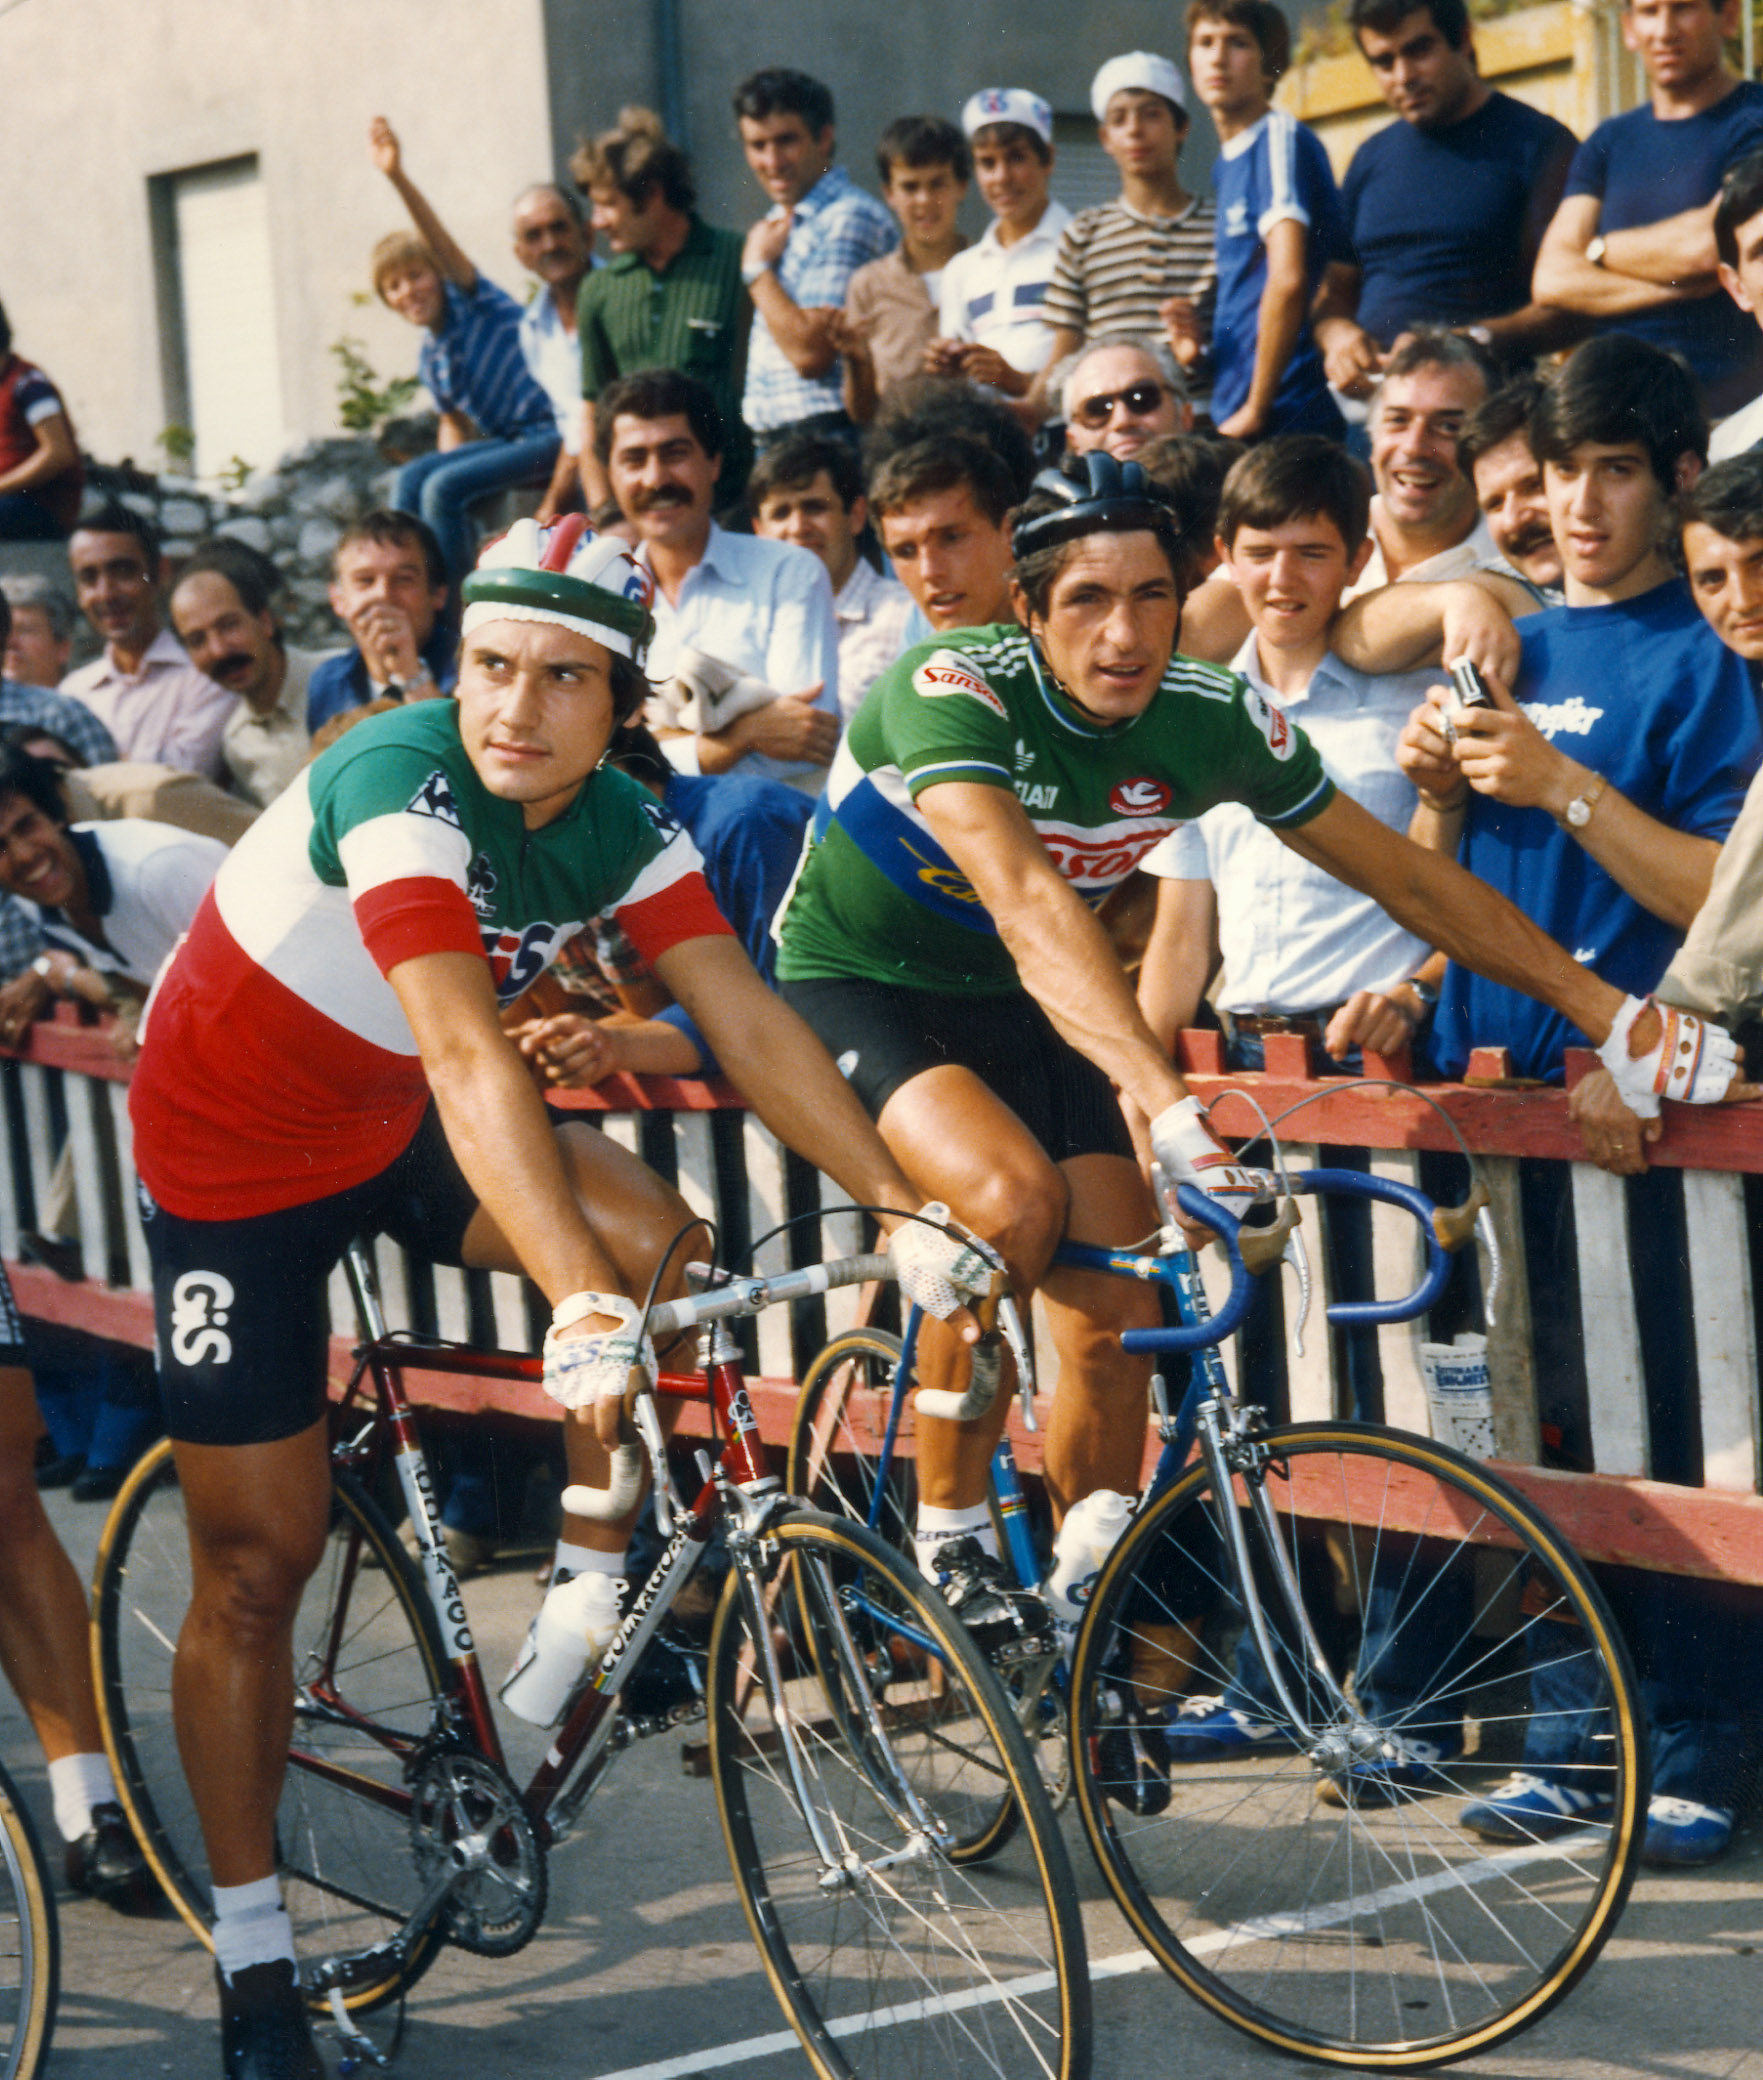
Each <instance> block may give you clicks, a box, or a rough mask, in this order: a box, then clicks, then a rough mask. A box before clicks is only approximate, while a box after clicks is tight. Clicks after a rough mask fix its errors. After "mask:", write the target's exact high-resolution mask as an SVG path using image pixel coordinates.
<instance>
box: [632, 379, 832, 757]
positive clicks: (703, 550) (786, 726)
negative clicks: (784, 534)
mask: <svg viewBox="0 0 1763 2080" xmlns="http://www.w3.org/2000/svg"><path fill="white" fill-rule="evenodd" d="M724 438H725V436H724V431H723V420H722V414H721V413H720V412H719V411H718V409H717V405H716V400H715V398H714V397H713V396H712V395H711V394H710V392H709V390H708V389H706V388H705V386H704V385H703V384H702V383H699V382H696V381H694V379H693V378H692V377H690V376H688V375H682V374H681V373H680V372H679V370H678V369H671V368H652V369H645V370H643V371H642V372H641V373H639V374H637V375H632V376H625V377H622V378H621V379H620V380H619V381H618V382H616V383H611V384H609V385H608V386H607V387H606V389H605V390H603V391H602V392H601V393H600V397H599V399H598V401H597V404H596V407H595V413H594V442H595V446H596V447H597V449H598V450H599V456H600V464H601V467H602V468H603V469H604V470H605V471H606V474H607V477H608V480H609V481H610V483H611V485H612V495H613V497H614V498H616V499H617V500H618V506H619V511H620V512H621V513H622V514H623V515H624V517H625V520H626V522H627V523H628V527H629V532H630V535H631V536H632V538H633V539H634V540H635V541H636V543H637V544H638V549H637V556H638V560H639V562H641V563H642V564H644V565H645V566H646V567H647V568H648V570H649V571H650V572H651V573H652V574H653V576H654V579H655V640H654V643H653V645H652V646H651V648H650V651H649V677H650V679H651V680H652V681H653V682H654V683H655V685H656V686H657V687H660V688H662V689H663V690H662V692H661V694H660V695H659V696H658V699H657V702H656V703H653V704H651V722H652V724H653V725H654V726H655V727H656V733H657V735H658V736H660V737H661V738H662V741H663V743H664V745H665V747H666V750H667V755H668V757H669V759H671V760H672V762H673V764H674V765H675V766H676V767H678V768H679V770H680V771H682V772H687V773H700V772H701V773H726V772H729V771H731V770H733V769H735V768H737V767H738V768H739V769H740V771H742V772H744V773H758V774H760V775H761V776H762V777H764V778H766V779H771V780H786V781H789V782H790V783H791V784H792V785H794V786H797V787H803V788H806V789H807V790H808V791H809V792H810V793H813V794H818V793H819V792H820V789H821V785H822V783H823V781H824V778H825V772H824V769H825V767H826V766H828V765H829V764H830V763H831V761H832V755H833V751H834V749H835V748H836V747H837V744H838V741H839V624H838V620H837V617H836V616H835V614H834V612H833V590H832V581H831V579H830V578H828V576H827V574H826V566H825V565H824V564H823V563H822V562H821V561H820V558H819V557H818V556H815V555H813V554H812V553H811V552H810V551H809V550H807V549H799V548H797V547H796V546H795V544H794V543H793V542H779V541H766V540H763V539H761V538H760V537H758V536H756V535H742V534H729V533H726V532H725V531H724V530H723V529H722V528H720V527H718V526H717V525H716V523H715V521H714V520H712V519H711V517H710V510H711V499H712V496H713V494H714V492H715V489H716V481H717V472H718V470H719V469H720V467H721V462H722V450H723V443H724Z"/></svg>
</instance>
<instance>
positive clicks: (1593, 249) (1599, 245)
mask: <svg viewBox="0 0 1763 2080" xmlns="http://www.w3.org/2000/svg"><path fill="white" fill-rule="evenodd" d="M1608 244H1609V240H1608V239H1607V238H1606V237H1605V236H1604V234H1603V233H1602V232H1601V231H1600V232H1599V233H1598V235H1597V237H1596V238H1594V239H1593V240H1592V242H1591V243H1590V245H1588V246H1587V247H1586V249H1585V256H1586V258H1587V260H1589V261H1590V262H1591V264H1592V266H1594V267H1602V266H1603V264H1604V248H1605V247H1606V246H1607V245H1608Z"/></svg>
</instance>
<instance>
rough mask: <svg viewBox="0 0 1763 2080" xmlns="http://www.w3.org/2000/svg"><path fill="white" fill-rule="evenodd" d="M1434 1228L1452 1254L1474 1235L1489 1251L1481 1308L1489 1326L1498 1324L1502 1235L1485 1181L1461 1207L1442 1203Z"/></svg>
mask: <svg viewBox="0 0 1763 2080" xmlns="http://www.w3.org/2000/svg"><path fill="white" fill-rule="evenodd" d="M1432 1231H1433V1233H1434V1234H1435V1235H1436V1236H1437V1237H1438V1239H1439V1242H1440V1244H1441V1246H1442V1247H1443V1248H1445V1249H1448V1250H1450V1251H1451V1252H1452V1253H1453V1255H1454V1254H1455V1253H1456V1252H1457V1251H1458V1250H1460V1249H1461V1248H1462V1247H1463V1245H1464V1244H1465V1243H1466V1242H1468V1241H1469V1239H1470V1238H1471V1236H1473V1237H1474V1238H1475V1239H1476V1240H1477V1241H1478V1242H1479V1243H1480V1244H1481V1246H1482V1248H1483V1249H1485V1250H1486V1251H1487V1253H1488V1283H1487V1291H1486V1293H1485V1294H1484V1296H1483V1300H1482V1307H1483V1311H1484V1312H1485V1314H1486V1315H1487V1319H1488V1327H1489V1328H1490V1329H1495V1328H1498V1327H1499V1300H1500V1273H1501V1264H1500V1238H1499V1234H1498V1232H1497V1231H1496V1229H1495V1227H1494V1209H1493V1202H1492V1199H1491V1197H1490V1195H1489V1193H1488V1188H1487V1186H1486V1184H1484V1183H1483V1181H1482V1180H1481V1179H1480V1178H1479V1177H1478V1178H1477V1179H1476V1180H1475V1182H1474V1183H1473V1184H1472V1185H1471V1186H1470V1188H1469V1191H1468V1194H1467V1196H1466V1197H1465V1198H1464V1201H1463V1203H1462V1205H1461V1206H1441V1207H1439V1208H1438V1209H1437V1210H1436V1211H1435V1212H1434V1214H1433V1217H1432Z"/></svg>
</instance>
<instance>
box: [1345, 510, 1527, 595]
mask: <svg viewBox="0 0 1763 2080" xmlns="http://www.w3.org/2000/svg"><path fill="white" fill-rule="evenodd" d="M1382 514H1383V499H1382V496H1381V495H1376V496H1374V497H1373V498H1372V501H1371V555H1370V556H1369V558H1368V559H1367V560H1366V564H1365V568H1364V569H1363V570H1362V571H1361V572H1360V573H1359V576H1358V579H1357V580H1356V581H1355V582H1354V583H1353V584H1351V585H1349V586H1348V587H1347V589H1346V591H1345V592H1343V593H1342V594H1341V602H1342V604H1343V605H1345V603H1346V602H1347V601H1348V600H1350V599H1357V598H1358V597H1359V595H1360V594H1361V593H1362V592H1376V591H1377V590H1378V589H1379V587H1381V586H1384V585H1388V584H1389V583H1390V582H1391V579H1390V572H1389V566H1388V564H1386V563H1385V562H1384V560H1383V543H1382V541H1381V540H1380V539H1379V537H1378V522H1379V520H1380V519H1381V517H1382ZM1490 567H1491V568H1493V569H1495V570H1498V571H1501V572H1504V571H1505V569H1506V565H1505V563H1504V562H1503V561H1502V560H1501V557H1500V552H1499V550H1498V549H1497V548H1496V547H1495V545H1494V538H1493V536H1492V535H1491V534H1489V533H1488V523H1487V521H1486V519H1485V518H1484V517H1483V516H1482V515H1481V514H1480V513H1477V514H1476V516H1475V526H1474V527H1473V528H1472V529H1471V530H1470V532H1469V533H1468V534H1466V535H1465V536H1464V537H1463V539H1462V541H1460V542H1453V543H1452V545H1451V547H1450V548H1448V549H1441V550H1440V551H1439V553H1438V554H1437V555H1436V556H1429V557H1428V558H1427V559H1426V561H1425V562H1424V563H1417V564H1416V565H1415V566H1414V568H1413V569H1412V570H1411V571H1404V572H1403V573H1402V576H1401V579H1400V581H1399V582H1400V583H1402V584H1404V585H1438V584H1442V583H1443V582H1444V580H1445V579H1447V578H1466V577H1468V575H1469V573H1470V572H1471V571H1483V570H1487V569H1489V568H1490Z"/></svg>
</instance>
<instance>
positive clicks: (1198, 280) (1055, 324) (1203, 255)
mask: <svg viewBox="0 0 1763 2080" xmlns="http://www.w3.org/2000/svg"><path fill="white" fill-rule="evenodd" d="M1090 106H1091V108H1092V109H1093V110H1094V111H1095V116H1096V123H1097V126H1098V127H1097V136H1098V138H1099V139H1100V141H1101V146H1102V149H1103V151H1105V152H1106V153H1107V154H1108V156H1109V158H1110V159H1112V160H1113V161H1114V163H1115V165H1116V166H1118V167H1119V169H1120V194H1119V196H1118V197H1117V198H1116V199H1115V200H1114V201H1113V202H1104V203H1101V204H1099V205H1098V206H1097V207H1096V208H1094V209H1086V210H1080V211H1079V212H1078V214H1077V215H1076V216H1075V217H1074V218H1073V219H1072V221H1071V222H1070V223H1069V224H1068V225H1067V226H1066V228H1065V231H1064V233H1063V235H1062V236H1061V238H1060V240H1059V252H1058V257H1057V259H1056V260H1055V262H1054V266H1053V279H1052V281H1051V282H1050V283H1049V284H1048V287H1047V299H1046V303H1045V306H1044V313H1045V317H1046V322H1047V325H1048V328H1049V329H1050V331H1051V332H1052V335H1053V337H1052V342H1051V344H1050V346H1049V348H1048V352H1047V361H1048V367H1049V369H1051V368H1055V367H1057V366H1058V364H1059V363H1060V362H1061V361H1063V360H1064V359H1065V357H1066V356H1067V355H1068V354H1075V353H1076V352H1077V350H1078V348H1079V347H1081V346H1082V345H1083V344H1084V343H1085V342H1086V341H1087V340H1092V339H1094V338H1096V337H1097V335H1098V334H1100V333H1104V332H1134V333H1166V334H1167V335H1168V336H1169V339H1170V344H1171V345H1172V346H1173V345H1175V344H1176V341H1177V337H1178V332H1177V331H1176V330H1173V329H1172V327H1175V328H1179V336H1180V337H1181V338H1183V339H1187V338H1191V339H1192V341H1193V343H1194V347H1195V349H1196V355H1195V357H1194V358H1191V359H1190V360H1189V363H1188V388H1189V390H1190V392H1191V393H1192V396H1193V400H1194V409H1195V410H1196V412H1205V411H1206V410H1207V409H1208V406H1207V392H1208V390H1209V387H1210V375H1209V373H1208V370H1207V366H1206V362H1205V359H1204V354H1203V349H1204V346H1205V342H1206V339H1207V337H1208V335H1209V333H1210V331H1211V326H1212V297H1213V290H1214V285H1215V275H1214V270H1215V266H1216V256H1215V254H1214V252H1213V238H1212V216H1213V206H1212V200H1211V197H1210V196H1194V195H1190V194H1189V193H1188V192H1187V190H1186V189H1185V188H1184V187H1183V186H1182V184H1181V171H1180V168H1181V148H1182V146H1183V144H1185V143H1186V141H1187V134H1188V108H1187V89H1186V87H1185V86H1184V85H1183V84H1182V76H1181V68H1180V67H1179V66H1178V65H1176V64H1175V63H1174V61H1173V60H1171V59H1169V58H1165V57H1163V56H1161V55H1160V54H1159V53H1158V52H1156V51H1126V52H1124V53H1123V54H1122V55H1121V56H1120V57H1118V58H1110V59H1109V60H1108V62H1107V63H1106V64H1105V65H1104V66H1103V67H1102V68H1101V70H1100V71H1099V72H1098V73H1097V74H1096V76H1095V78H1094V79H1093V80H1092V81H1091V82H1090ZM1043 380H1044V378H1043ZM1039 390H1040V386H1038V385H1037V392H1039Z"/></svg>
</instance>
